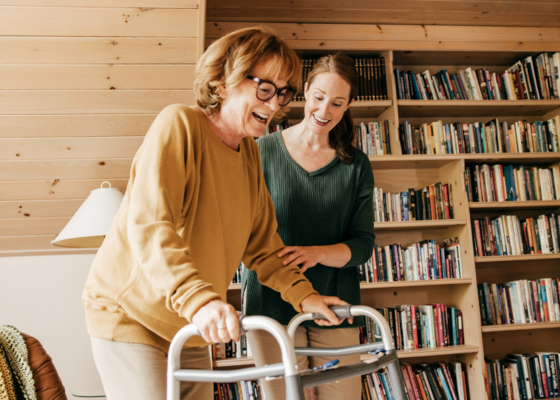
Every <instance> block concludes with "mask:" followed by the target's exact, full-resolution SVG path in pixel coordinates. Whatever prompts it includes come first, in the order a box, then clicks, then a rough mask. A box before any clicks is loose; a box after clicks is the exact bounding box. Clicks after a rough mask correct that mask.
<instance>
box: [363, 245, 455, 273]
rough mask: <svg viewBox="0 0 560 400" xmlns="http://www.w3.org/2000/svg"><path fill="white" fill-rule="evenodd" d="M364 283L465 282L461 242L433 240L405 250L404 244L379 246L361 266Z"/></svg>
mask: <svg viewBox="0 0 560 400" xmlns="http://www.w3.org/2000/svg"><path fill="white" fill-rule="evenodd" d="M358 271H359V273H360V280H361V281H364V282H400V281H420V280H427V279H450V278H463V263H462V262H461V244H460V242H459V238H457V237H456V238H451V239H445V240H444V241H443V244H442V245H439V244H437V243H436V241H435V240H433V239H428V240H423V241H421V242H418V243H413V244H411V245H409V246H406V247H405V248H403V246H401V244H400V243H395V244H391V245H387V246H378V245H377V244H376V245H375V248H374V249H373V254H372V256H371V258H370V259H369V260H368V262H367V263H365V264H361V265H359V266H358Z"/></svg>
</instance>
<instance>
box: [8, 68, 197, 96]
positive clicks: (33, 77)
mask: <svg viewBox="0 0 560 400" xmlns="http://www.w3.org/2000/svg"><path fill="white" fill-rule="evenodd" d="M193 79H194V65H132V66H131V65H0V90H2V89H18V90H20V89H33V90H43V89H46V90H56V89H65V90H76V89H83V90H92V89H94V90H95V89H98V90H115V89H116V90H122V89H125V90H126V89H159V90H161V89H168V90H169V89H192V88H193Z"/></svg>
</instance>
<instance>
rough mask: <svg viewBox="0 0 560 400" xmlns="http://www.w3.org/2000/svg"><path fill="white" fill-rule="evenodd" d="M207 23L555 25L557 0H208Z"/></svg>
mask: <svg viewBox="0 0 560 400" xmlns="http://www.w3.org/2000/svg"><path fill="white" fill-rule="evenodd" d="M207 4H208V10H207V15H208V18H207V19H208V22H233V21H238V22H263V23H264V22H266V23H269V22H299V23H322V24H327V23H330V24H333V23H334V24H382V25H383V24H396V25H469V26H513V27H515V26H533V27H537V26H539V27H557V26H559V25H560V2H558V1H557V0H483V1H481V0H399V1H395V0H376V1H369V0H345V1H340V0H298V1H294V0H275V1H268V2H267V1H261V2H255V1H253V0H234V1H232V0H209V1H208V3H207Z"/></svg>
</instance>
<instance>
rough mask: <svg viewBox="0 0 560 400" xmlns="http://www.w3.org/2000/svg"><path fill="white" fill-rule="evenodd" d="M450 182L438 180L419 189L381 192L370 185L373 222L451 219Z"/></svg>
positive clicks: (381, 190) (451, 195)
mask: <svg viewBox="0 0 560 400" xmlns="http://www.w3.org/2000/svg"><path fill="white" fill-rule="evenodd" d="M451 187H452V185H451V184H447V183H446V184H443V185H442V184H441V182H438V183H435V184H433V185H428V186H426V187H424V188H422V189H418V190H415V189H408V190H407V191H405V192H400V193H389V192H385V193H384V192H383V189H381V188H374V189H373V211H374V213H373V215H374V221H375V222H392V221H395V222H396V221H426V220H438V219H453V191H452V189H451Z"/></svg>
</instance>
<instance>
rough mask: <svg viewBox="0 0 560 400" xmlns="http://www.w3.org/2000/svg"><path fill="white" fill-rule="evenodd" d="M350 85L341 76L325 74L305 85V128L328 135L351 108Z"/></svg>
mask: <svg viewBox="0 0 560 400" xmlns="http://www.w3.org/2000/svg"><path fill="white" fill-rule="evenodd" d="M349 97H350V84H349V83H348V82H346V81H345V80H344V79H343V78H341V77H340V76H339V75H337V74H335V73H332V72H325V73H323V74H319V75H317V76H316V77H315V79H314V80H313V82H312V83H311V85H308V84H307V83H306V84H305V98H306V103H305V126H306V128H307V129H308V130H309V131H311V132H313V133H315V134H317V135H324V134H328V133H329V132H330V131H331V129H333V128H334V127H335V126H336V125H337V124H338V123H339V122H340V120H341V119H342V116H343V115H344V112H345V111H346V110H347V109H348V107H349V106H350V104H349Z"/></svg>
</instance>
